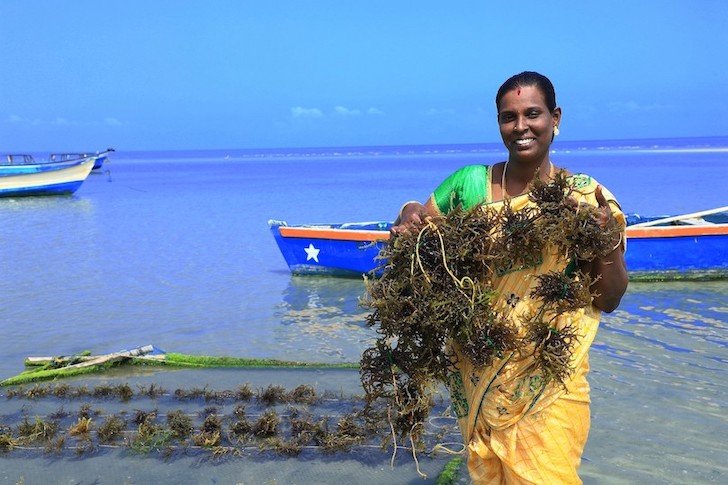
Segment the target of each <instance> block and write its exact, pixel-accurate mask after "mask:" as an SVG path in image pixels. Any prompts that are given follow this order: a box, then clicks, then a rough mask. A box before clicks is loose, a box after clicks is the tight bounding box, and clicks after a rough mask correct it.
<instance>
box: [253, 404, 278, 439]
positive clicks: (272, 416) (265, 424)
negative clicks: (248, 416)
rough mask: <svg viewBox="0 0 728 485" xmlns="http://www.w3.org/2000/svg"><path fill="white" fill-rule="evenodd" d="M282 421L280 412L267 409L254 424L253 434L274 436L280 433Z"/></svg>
mask: <svg viewBox="0 0 728 485" xmlns="http://www.w3.org/2000/svg"><path fill="white" fill-rule="evenodd" d="M280 423H281V418H280V416H278V413H276V412H275V411H273V410H272V409H268V410H266V411H265V412H264V413H263V414H262V416H261V417H260V418H259V419H258V421H256V423H255V424H254V425H253V434H254V435H255V436H258V437H264V438H265V437H269V436H274V435H275V434H276V433H278V425H279V424H280Z"/></svg>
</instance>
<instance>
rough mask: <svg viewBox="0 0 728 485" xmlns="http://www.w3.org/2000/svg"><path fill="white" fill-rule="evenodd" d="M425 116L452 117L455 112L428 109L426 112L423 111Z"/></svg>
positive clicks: (451, 110)
mask: <svg viewBox="0 0 728 485" xmlns="http://www.w3.org/2000/svg"><path fill="white" fill-rule="evenodd" d="M425 114H426V115H427V116H443V115H454V114H455V110H453V109H437V108H430V109H428V110H427V111H425Z"/></svg>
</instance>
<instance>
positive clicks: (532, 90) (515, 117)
mask: <svg viewBox="0 0 728 485" xmlns="http://www.w3.org/2000/svg"><path fill="white" fill-rule="evenodd" d="M560 120H561V108H556V109H554V111H553V112H551V111H549V108H548V106H546V101H545V100H544V96H543V93H542V92H541V90H540V89H539V88H538V87H537V86H522V87H517V88H515V89H513V90H511V91H508V92H506V94H505V95H504V96H503V97H502V98H501V100H500V104H499V106H498V126H499V127H500V133H501V138H503V144H504V145H505V146H506V148H507V149H508V153H509V160H512V161H523V162H529V163H533V164H540V163H542V162H544V161H546V160H548V156H549V148H550V146H551V141H552V140H553V135H554V128H555V127H557V126H558V125H559V121H560Z"/></svg>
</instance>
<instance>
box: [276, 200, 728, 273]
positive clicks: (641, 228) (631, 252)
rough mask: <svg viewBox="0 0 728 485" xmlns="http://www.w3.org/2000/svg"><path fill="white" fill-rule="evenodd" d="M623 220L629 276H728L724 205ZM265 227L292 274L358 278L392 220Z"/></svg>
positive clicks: (375, 266) (372, 266)
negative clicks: (683, 212)
mask: <svg viewBox="0 0 728 485" xmlns="http://www.w3.org/2000/svg"><path fill="white" fill-rule="evenodd" d="M627 223H628V226H627V252H626V254H625V260H626V262H627V269H628V271H629V275H630V279H632V280H646V281H654V280H676V279H722V278H728V207H720V208H716V209H711V210H707V211H702V212H696V213H691V214H682V215H677V216H670V217H649V218H645V217H641V216H639V215H636V214H635V215H630V216H629V217H628V218H627ZM268 225H269V226H270V229H271V232H272V233H273V237H274V239H275V241H276V243H277V244H278V248H279V249H280V251H281V254H282V255H283V257H284V259H285V261H286V263H287V265H288V267H289V269H290V271H291V272H292V273H294V274H324V275H333V276H355V277H357V276H359V277H360V276H361V275H362V274H367V273H373V274H375V273H376V272H378V271H381V269H382V266H383V264H384V261H382V260H379V259H377V256H378V255H379V251H380V250H381V249H382V247H383V246H384V245H385V244H386V242H387V240H388V239H389V235H390V233H389V229H390V228H391V226H392V223H391V222H360V223H357V222H352V223H344V224H302V225H288V224H287V223H286V222H284V221H276V220H270V221H268Z"/></svg>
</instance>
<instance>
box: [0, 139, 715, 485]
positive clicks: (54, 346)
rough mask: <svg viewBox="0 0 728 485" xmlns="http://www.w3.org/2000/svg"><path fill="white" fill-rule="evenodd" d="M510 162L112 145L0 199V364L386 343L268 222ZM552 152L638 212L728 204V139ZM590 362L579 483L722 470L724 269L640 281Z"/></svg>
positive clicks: (386, 205) (478, 148)
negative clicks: (69, 186) (48, 191)
mask: <svg viewBox="0 0 728 485" xmlns="http://www.w3.org/2000/svg"><path fill="white" fill-rule="evenodd" d="M504 158H505V152H504V151H503V149H502V147H501V146H499V145H475V144H473V145H444V146H443V145H439V146H436V145H433V146H416V147H408V146H402V147H350V148H319V149H285V150H284V149H281V150H209V151H170V152H127V151H124V150H123V149H120V150H118V151H117V152H116V153H114V154H113V156H112V159H111V161H110V162H109V163H107V164H106V165H105V166H104V167H103V169H102V170H100V171H95V172H94V173H92V174H91V176H90V177H89V179H88V180H87V181H86V182H85V183H84V184H83V186H82V187H81V188H80V189H79V191H78V192H77V193H76V194H75V195H74V196H72V197H60V198H54V197H47V198H25V199H23V198H18V199H0V224H1V225H2V231H0V265H1V268H2V275H3V278H2V279H1V280H0V288H1V294H2V298H1V299H0V318H1V319H2V320H1V322H2V323H1V324H2V329H3V339H2V340H1V341H0V351H1V352H2V355H3V357H4V358H3V359H2V360H0V378H5V377H10V376H12V375H15V374H17V373H18V372H20V371H21V370H22V369H23V365H22V363H23V359H24V358H25V357H26V356H31V355H33V356H44V355H64V354H72V353H76V352H79V351H83V350H92V351H93V352H94V353H105V352H114V351H117V350H122V349H126V348H131V347H136V346H140V345H145V344H153V345H155V346H157V347H159V348H161V349H163V350H166V351H170V352H182V353H190V354H208V355H231V356H238V357H268V358H284V359H297V360H306V361H320V362H351V361H357V360H358V359H359V355H360V353H361V351H362V350H363V349H365V348H366V347H367V346H369V345H370V344H371V343H372V342H373V340H374V338H375V336H374V334H373V331H372V329H369V328H367V327H366V325H365V324H364V318H365V313H364V311H363V310H362V309H361V307H359V305H358V298H359V297H360V296H361V295H362V294H363V292H364V287H363V283H362V282H361V281H359V280H352V279H335V278H325V277H323V278H322V277H299V276H291V275H290V273H289V272H288V269H287V267H286V265H285V262H284V260H283V258H282V257H281V255H280V253H279V252H278V249H277V248H276V246H275V244H274V241H273V238H272V236H271V234H270V232H269V229H268V226H267V221H268V220H269V219H281V220H286V221H288V222H289V223H314V222H345V221H367V220H391V219H393V218H394V217H395V215H396V212H397V210H398V209H399V207H400V205H401V203H402V202H404V201H406V200H411V199H421V200H424V199H425V198H426V197H427V196H428V195H429V193H430V191H431V190H432V189H433V188H434V187H436V186H437V185H438V184H439V183H440V182H441V181H442V180H443V179H444V178H445V177H446V176H447V175H449V174H450V173H451V172H453V171H454V170H455V169H457V168H459V167H460V166H462V165H464V164H468V163H486V164H488V163H494V162H497V161H500V160H503V159H504ZM552 160H553V161H554V163H555V164H556V165H558V166H562V167H566V168H568V169H570V170H571V171H572V172H583V173H587V174H590V175H592V176H593V177H595V178H596V179H597V180H599V181H600V182H601V183H602V184H604V185H605V186H607V187H608V188H609V189H610V190H611V191H612V192H613V193H614V194H615V195H616V197H617V198H618V199H619V201H620V203H621V205H622V207H623V209H624V210H625V211H626V212H628V213H640V214H642V215H663V214H673V213H678V212H692V211H700V210H704V209H710V208H713V207H718V206H725V205H728V197H727V196H726V189H725V187H726V181H727V180H728V137H724V138H705V139H702V138H701V139H671V140H627V141H593V142H560V143H557V144H556V146H555V150H554V153H553V154H552ZM591 362H592V368H593V372H592V376H591V381H592V386H593V393H592V399H593V401H594V403H593V407H592V411H593V424H592V432H591V437H590V440H589V443H588V445H587V450H586V453H585V464H584V467H583V476H584V480H585V482H587V483H636V482H639V483H721V482H722V483H725V482H726V481H728V466H727V465H726V464H725V461H724V459H723V458H722V457H724V456H725V454H726V453H728V444H726V441H725V440H724V439H722V438H720V437H721V436H725V435H726V434H727V433H728V421H726V419H725V409H726V406H728V398H727V397H726V396H728V384H726V382H728V282H710V283H649V284H645V283H640V284H632V285H630V288H629V290H628V293H627V295H626V296H625V298H624V300H623V303H622V305H621V307H620V308H619V309H618V310H617V311H616V312H614V313H613V314H611V315H606V316H605V318H604V320H603V325H602V328H601V330H600V333H599V336H598V338H597V341H596V343H595V345H594V349H593V351H592V353H591ZM93 466H94V467H95V468H99V466H100V465H93ZM149 466H151V465H149ZM78 470H79V472H78V473H79V476H78V479H79V480H78V483H82V482H83V480H84V479H86V478H88V476H91V475H93V474H92V473H91V472H89V471H84V469H83V467H80V468H78ZM176 473H178V474H179V476H180V477H181V476H183V473H184V471H177V472H176ZM16 479H17V477H16ZM101 483H116V482H114V481H113V480H108V482H107V481H104V480H103V479H102V480H101ZM180 483H182V482H180Z"/></svg>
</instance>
